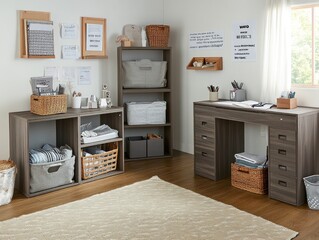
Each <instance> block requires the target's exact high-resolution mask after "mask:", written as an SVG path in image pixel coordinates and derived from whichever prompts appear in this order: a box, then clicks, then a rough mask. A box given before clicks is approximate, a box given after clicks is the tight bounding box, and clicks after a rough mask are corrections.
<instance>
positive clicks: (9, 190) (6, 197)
mask: <svg viewBox="0 0 319 240" xmlns="http://www.w3.org/2000/svg"><path fill="white" fill-rule="evenodd" d="M16 173H17V168H16V165H15V163H14V162H13V161H11V160H8V161H7V160H0V206H1V205H5V204H8V203H10V202H11V199H12V196H13V192H14V182H15V177H16Z"/></svg>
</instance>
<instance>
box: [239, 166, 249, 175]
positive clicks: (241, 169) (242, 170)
mask: <svg viewBox="0 0 319 240" xmlns="http://www.w3.org/2000/svg"><path fill="white" fill-rule="evenodd" d="M238 172H242V173H247V174H249V171H248V170H246V169H244V168H241V167H239V168H238Z"/></svg>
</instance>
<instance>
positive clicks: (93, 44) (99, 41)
mask: <svg viewBox="0 0 319 240" xmlns="http://www.w3.org/2000/svg"><path fill="white" fill-rule="evenodd" d="M81 40H82V58H83V59H89V58H107V55H106V19H105V18H91V17H82V38H81Z"/></svg>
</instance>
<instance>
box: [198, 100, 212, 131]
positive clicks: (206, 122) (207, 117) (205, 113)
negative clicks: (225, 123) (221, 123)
mask: <svg viewBox="0 0 319 240" xmlns="http://www.w3.org/2000/svg"><path fill="white" fill-rule="evenodd" d="M194 114H195V115H194V116H195V117H194V128H200V129H203V130H207V131H213V130H214V129H215V118H214V117H213V115H212V112H211V111H209V108H208V109H207V107H206V108H204V107H199V106H195V113H194Z"/></svg>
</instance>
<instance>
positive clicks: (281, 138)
mask: <svg viewBox="0 0 319 240" xmlns="http://www.w3.org/2000/svg"><path fill="white" fill-rule="evenodd" d="M278 139H280V140H287V136H286V135H281V134H279V135H278Z"/></svg>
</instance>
